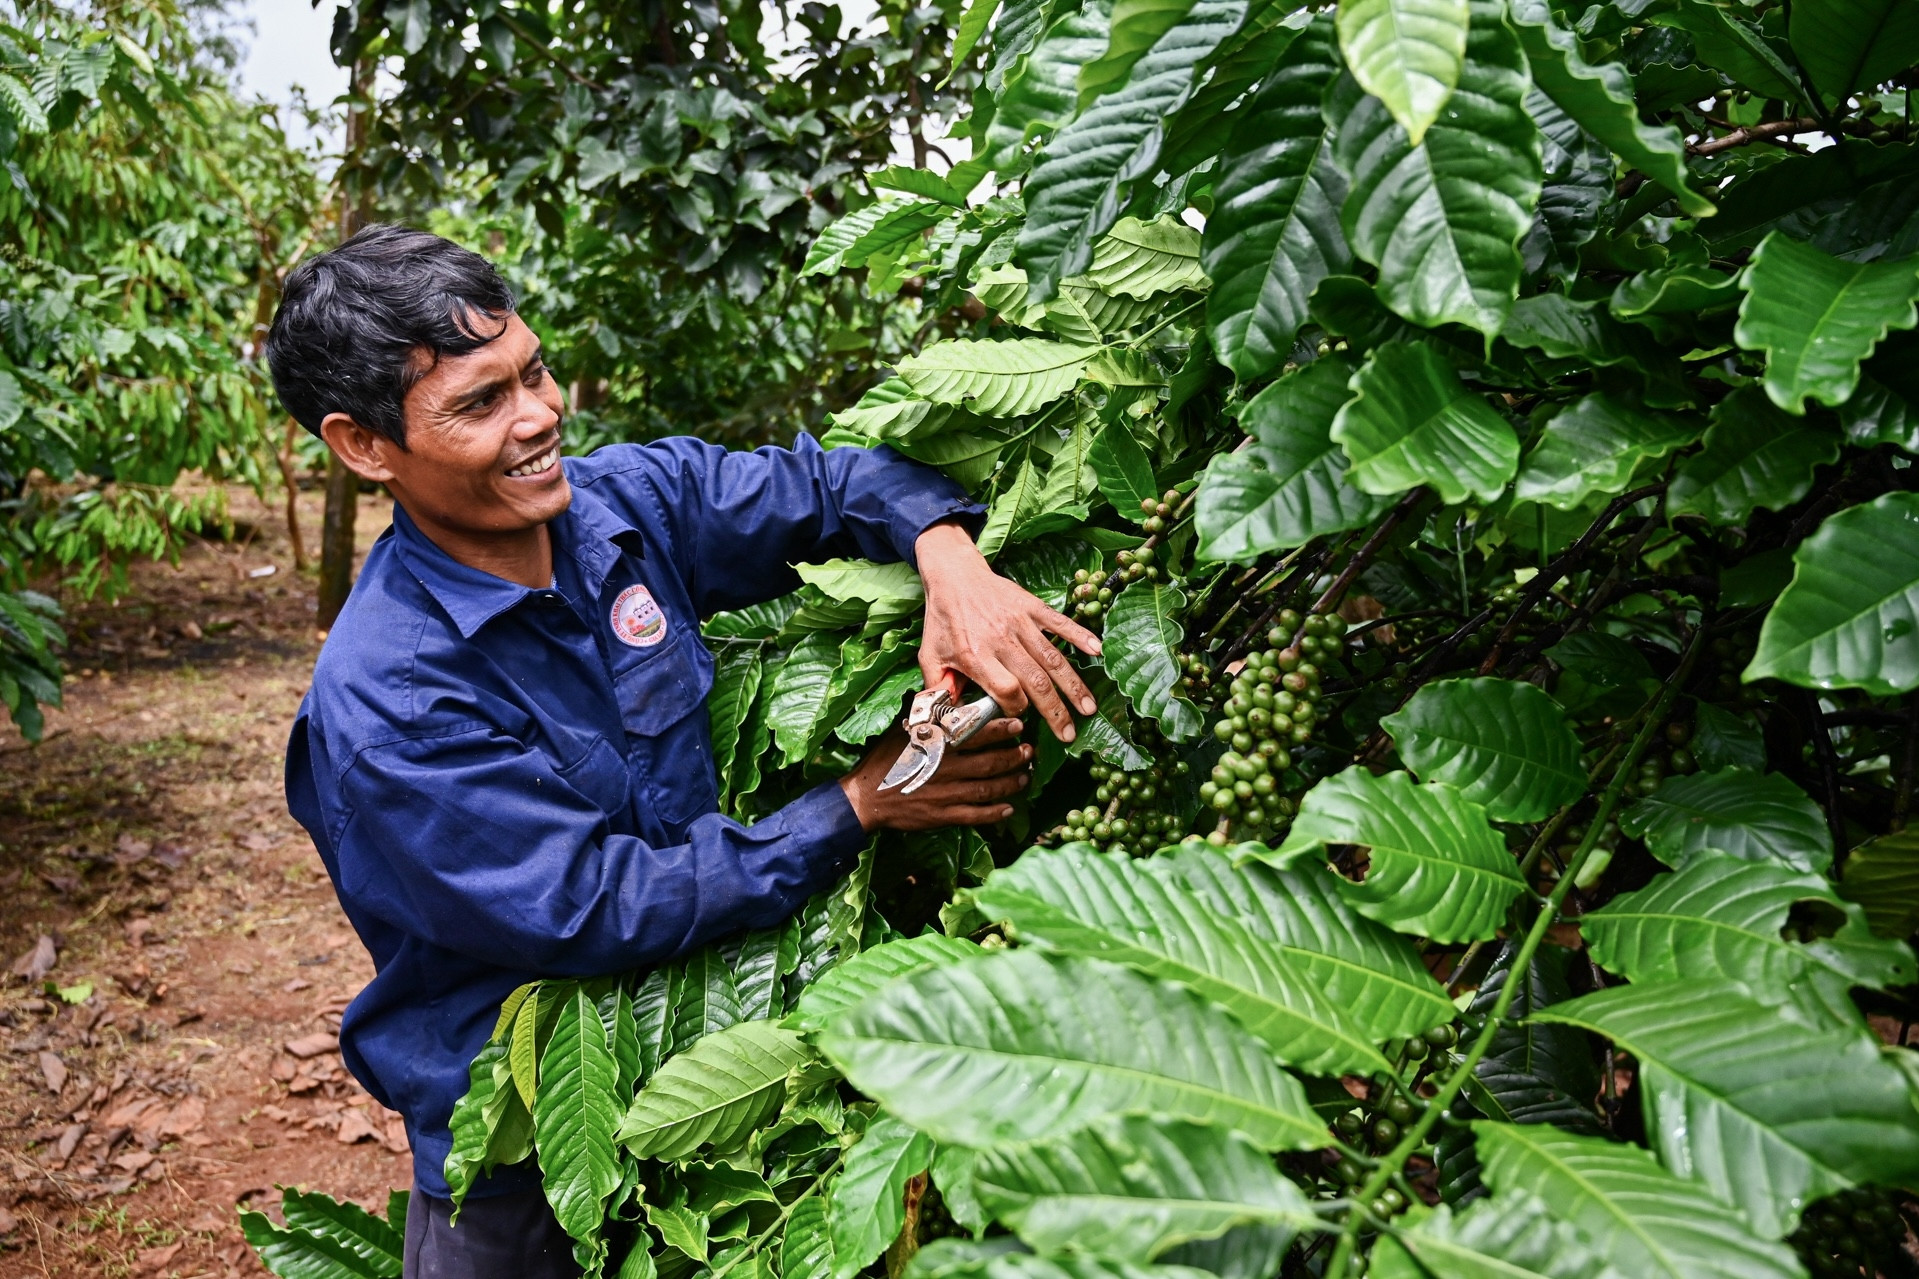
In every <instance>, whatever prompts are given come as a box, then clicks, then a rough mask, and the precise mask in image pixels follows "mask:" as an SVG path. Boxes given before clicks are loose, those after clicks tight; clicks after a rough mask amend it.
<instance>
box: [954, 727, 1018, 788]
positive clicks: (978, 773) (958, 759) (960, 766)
mask: <svg viewBox="0 0 1919 1279" xmlns="http://www.w3.org/2000/svg"><path fill="white" fill-rule="evenodd" d="M982 731H984V730H982ZM1032 758H1033V748H1032V747H1030V746H1000V747H997V748H994V749H989V750H978V751H972V750H969V751H955V752H954V753H952V754H950V755H948V756H947V757H946V758H945V759H942V760H941V761H940V769H939V772H937V773H935V774H934V775H933V776H934V779H935V780H940V781H945V780H964V779H967V778H974V777H997V776H999V775H1000V774H1001V773H1010V772H1012V771H1013V770H1014V769H1017V768H1023V767H1024V766H1025V765H1026V762H1027V761H1028V760H1030V759H1032Z"/></svg>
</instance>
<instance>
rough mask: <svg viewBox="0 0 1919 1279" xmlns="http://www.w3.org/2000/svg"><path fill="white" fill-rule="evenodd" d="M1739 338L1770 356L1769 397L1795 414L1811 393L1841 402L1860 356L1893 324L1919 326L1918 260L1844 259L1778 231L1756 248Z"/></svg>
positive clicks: (1736, 335)
mask: <svg viewBox="0 0 1919 1279" xmlns="http://www.w3.org/2000/svg"><path fill="white" fill-rule="evenodd" d="M1744 282H1745V286H1746V300H1745V301H1744V302H1742V303H1740V305H1739V324H1738V327H1737V328H1735V329H1734V330H1733V339H1734V340H1735V341H1737V342H1738V343H1739V345H1740V346H1743V347H1745V348H1746V349H1747V350H1749V351H1764V352H1765V353H1766V357H1767V359H1766V394H1767V395H1768V396H1769V397H1771V399H1772V402H1773V403H1774V404H1777V405H1778V406H1779V407H1780V408H1782V409H1784V410H1786V411H1787V412H1788V413H1803V412H1805V406H1806V397H1807V396H1811V397H1812V398H1813V399H1815V400H1818V401H1819V402H1820V403H1821V404H1842V403H1844V402H1845V401H1846V400H1848V399H1850V398H1851V396H1852V393H1853V390H1854V388H1856V387H1857V386H1858V385H1859V361H1861V360H1863V359H1865V358H1866V357H1867V356H1868V355H1871V354H1872V351H1873V348H1874V347H1876V346H1878V345H1879V342H1880V340H1881V339H1882V338H1884V337H1885V336H1886V334H1887V333H1889V332H1890V331H1892V330H1893V329H1909V328H1912V327H1913V326H1914V325H1915V324H1919V308H1915V307H1914V305H1913V301H1914V299H1915V298H1919V261H1915V260H1914V259H1912V258H1899V259H1896V260H1894V261H1890V262H1843V261H1841V260H1840V259H1838V258H1835V257H1831V256H1828V255H1827V254H1824V253H1821V252H1820V251H1819V250H1818V249H1815V248H1813V247H1812V246H1811V245H1810V244H1801V243H1800V242H1799V241H1797V240H1791V239H1787V238H1786V237H1785V236H1783V235H1781V234H1780V233H1779V232H1777V231H1773V232H1771V233H1770V234H1768V235H1767V236H1766V238H1765V239H1763V240H1761V241H1760V242H1759V247H1758V248H1756V249H1754V250H1753V251H1752V259H1751V261H1750V262H1749V263H1748V264H1747V266H1746V271H1745V276H1744Z"/></svg>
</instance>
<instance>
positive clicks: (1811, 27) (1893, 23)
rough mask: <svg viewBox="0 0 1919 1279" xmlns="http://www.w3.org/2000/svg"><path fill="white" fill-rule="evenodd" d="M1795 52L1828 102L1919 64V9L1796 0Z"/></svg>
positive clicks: (1891, 0) (1851, 0)
mask: <svg viewBox="0 0 1919 1279" xmlns="http://www.w3.org/2000/svg"><path fill="white" fill-rule="evenodd" d="M1791 19H1792V20H1791V23H1790V24H1789V26H1788V28H1787V30H1788V34H1789V35H1790V36H1791V39H1792V51H1793V53H1794V54H1795V55H1797V57H1798V59H1799V62H1800V65H1802V66H1803V67H1805V69H1806V74H1807V75H1809V76H1811V77H1812V83H1813V86H1814V87H1815V88H1817V89H1818V90H1819V92H1820V93H1821V94H1823V95H1824V96H1825V99H1826V101H1827V102H1828V103H1830V104H1833V105H1835V106H1836V105H1838V104H1841V103H1843V102H1844V101H1845V99H1846V96H1847V95H1848V94H1850V93H1851V92H1852V91H1853V90H1854V89H1865V88H1869V87H1870V86H1872V85H1876V84H1878V83H1880V82H1881V81H1883V80H1889V79H1891V78H1892V76H1893V75H1894V74H1895V73H1896V72H1899V71H1902V70H1904V69H1906V68H1907V67H1910V66H1911V65H1912V64H1913V63H1915V62H1919V10H1915V9H1914V8H1913V7H1912V6H1911V5H1910V4H1905V3H1902V2H1901V0H1796V3H1794V5H1793V6H1792V9H1791Z"/></svg>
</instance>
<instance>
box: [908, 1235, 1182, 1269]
mask: <svg viewBox="0 0 1919 1279" xmlns="http://www.w3.org/2000/svg"><path fill="white" fill-rule="evenodd" d="M1009 1242H1010V1241H1009ZM904 1279H1212V1276H1211V1275H1210V1272H1208V1271H1205V1270H1199V1269H1195V1268H1194V1267H1192V1266H1165V1265H1162V1266H1140V1265H1134V1264H1132V1263H1130V1262H1125V1261H1108V1260H1105V1259H1103V1258H1099V1257H1059V1258H1046V1257H1038V1256H1034V1255H1033V1254H1032V1253H1030V1252H1014V1251H1011V1250H1009V1249H1007V1248H1006V1247H1005V1246H1004V1245H1003V1244H1002V1243H1001V1241H999V1240H991V1239H989V1240H987V1241H985V1242H984V1243H978V1244H975V1243H969V1242H962V1241H960V1240H958V1239H939V1240H935V1241H934V1242H933V1243H931V1244H929V1245H928V1246H926V1247H925V1248H922V1249H920V1251H919V1255H918V1256H917V1257H915V1258H914V1259H913V1264H912V1266H911V1267H910V1268H909V1269H908V1270H907V1271H906V1274H905V1276H904Z"/></svg>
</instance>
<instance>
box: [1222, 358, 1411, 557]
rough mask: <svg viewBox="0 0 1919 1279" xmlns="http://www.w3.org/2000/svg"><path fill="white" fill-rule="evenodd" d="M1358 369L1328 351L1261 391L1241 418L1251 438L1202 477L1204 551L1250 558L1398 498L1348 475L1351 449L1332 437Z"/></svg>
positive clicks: (1346, 525)
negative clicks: (1367, 488)
mask: <svg viewBox="0 0 1919 1279" xmlns="http://www.w3.org/2000/svg"><path fill="white" fill-rule="evenodd" d="M1350 373H1351V366H1350V365H1348V364H1346V363H1345V362H1344V361H1343V360H1341V359H1338V358H1337V357H1334V356H1327V357H1325V358H1324V359H1320V360H1315V361H1314V362H1313V363H1311V364H1309V365H1307V366H1306V367H1305V368H1303V369H1301V370H1299V371H1298V372H1297V373H1293V374H1289V375H1288V376H1286V377H1284V378H1281V379H1280V380H1279V381H1277V382H1275V383H1273V384H1272V385H1271V386H1269V387H1267V388H1266V389H1265V390H1263V391H1261V392H1260V393H1259V394H1258V395H1256V396H1254V397H1253V400H1252V402H1251V403H1249V404H1248V405H1247V406H1246V407H1245V409H1244V410H1243V411H1242V412H1241V414H1240V419H1239V420H1240V428H1241V429H1242V430H1245V431H1246V432H1248V433H1249V434H1250V435H1252V437H1253V439H1252V442H1251V444H1250V445H1249V446H1248V447H1245V448H1243V449H1240V450H1237V451H1234V452H1221V453H1216V454H1214V456H1213V460H1212V461H1211V462H1210V463H1208V464H1207V467H1206V473H1205V475H1204V476H1203V477H1202V478H1201V480H1200V486H1199V499H1198V501H1197V503H1196V504H1195V508H1194V511H1195V514H1194V524H1195V526H1196V527H1197V529H1198V531H1199V557H1200V558H1201V559H1203V560H1233V561H1237V562H1239V563H1243V564H1250V563H1252V562H1253V561H1254V560H1256V559H1258V558H1259V557H1260V556H1261V555H1264V554H1265V553H1266V552H1268V551H1277V550H1290V549H1292V548H1294V547H1298V546H1304V545H1305V544H1306V543H1307V542H1309V541H1311V540H1312V539H1313V538H1315V537H1319V536H1321V535H1322V534H1326V533H1338V532H1343V531H1345V530H1346V529H1353V528H1363V527H1365V526H1366V525H1368V524H1371V523H1372V522H1373V521H1374V520H1376V519H1378V518H1379V517H1380V516H1381V515H1383V514H1384V513H1385V512H1386V510H1387V508H1388V507H1389V505H1390V503H1389V502H1387V501H1386V500H1385V499H1383V498H1379V497H1375V496H1373V495H1372V494H1369V493H1362V492H1360V491H1359V490H1358V489H1356V488H1354V487H1353V486H1352V485H1351V484H1350V483H1349V482H1348V481H1347V478H1346V470H1347V465H1348V463H1347V461H1346V454H1345V452H1344V451H1343V450H1341V449H1340V447H1339V446H1338V445H1337V444H1335V443H1334V442H1333V438H1332V426H1333V421H1334V418H1335V415H1337V414H1338V412H1339V410H1340V407H1341V406H1342V405H1343V404H1345V403H1346V400H1347V398H1348V396H1349V392H1348V391H1347V379H1348V377H1349V375H1350Z"/></svg>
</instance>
